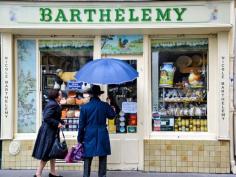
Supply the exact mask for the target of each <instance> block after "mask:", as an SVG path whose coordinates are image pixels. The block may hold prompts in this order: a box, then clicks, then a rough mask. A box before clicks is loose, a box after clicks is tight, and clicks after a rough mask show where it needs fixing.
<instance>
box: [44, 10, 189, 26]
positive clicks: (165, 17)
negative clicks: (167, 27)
mask: <svg viewBox="0 0 236 177" xmlns="http://www.w3.org/2000/svg"><path fill="white" fill-rule="evenodd" d="M39 11H40V21H41V22H69V23H75V22H76V23H86V22H99V23H106V22H112V23H116V22H118V23H119V22H126V21H129V22H151V21H156V22H160V21H183V20H184V19H183V18H184V14H185V12H186V11H187V8H185V7H178V8H150V7H143V8H84V9H81V8H48V7H40V8H39ZM82 17H83V18H82Z"/></svg>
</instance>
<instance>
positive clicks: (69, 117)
mask: <svg viewBox="0 0 236 177" xmlns="http://www.w3.org/2000/svg"><path fill="white" fill-rule="evenodd" d="M61 119H62V120H66V119H73V120H74V119H79V117H66V118H61Z"/></svg>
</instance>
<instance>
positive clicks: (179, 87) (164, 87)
mask: <svg viewBox="0 0 236 177" xmlns="http://www.w3.org/2000/svg"><path fill="white" fill-rule="evenodd" d="M201 88H207V86H199V87H161V86H159V89H201Z"/></svg>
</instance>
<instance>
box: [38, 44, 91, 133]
mask: <svg viewBox="0 0 236 177" xmlns="http://www.w3.org/2000/svg"><path fill="white" fill-rule="evenodd" d="M39 49H40V57H41V61H40V62H41V88H42V92H43V95H42V96H43V97H42V108H43V109H44V106H45V105H46V103H47V101H48V99H47V91H48V89H51V88H55V89H60V90H61V91H62V94H63V98H62V100H61V107H62V119H63V120H64V122H65V129H64V130H65V131H77V130H78V124H79V115H80V106H81V104H83V103H84V98H83V94H82V92H81V89H82V87H86V86H85V84H84V83H81V82H77V81H76V79H75V73H76V71H78V70H79V69H80V68H81V67H82V66H83V65H84V64H86V63H87V62H89V61H92V60H93V40H40V41H39Z"/></svg>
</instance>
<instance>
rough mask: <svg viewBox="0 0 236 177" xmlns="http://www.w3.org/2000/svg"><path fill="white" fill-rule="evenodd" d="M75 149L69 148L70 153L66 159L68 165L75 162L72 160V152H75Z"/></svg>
mask: <svg viewBox="0 0 236 177" xmlns="http://www.w3.org/2000/svg"><path fill="white" fill-rule="evenodd" d="M74 149H75V147H71V148H69V150H68V153H67V155H66V157H65V161H66V163H73V160H72V152H73V151H74Z"/></svg>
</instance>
